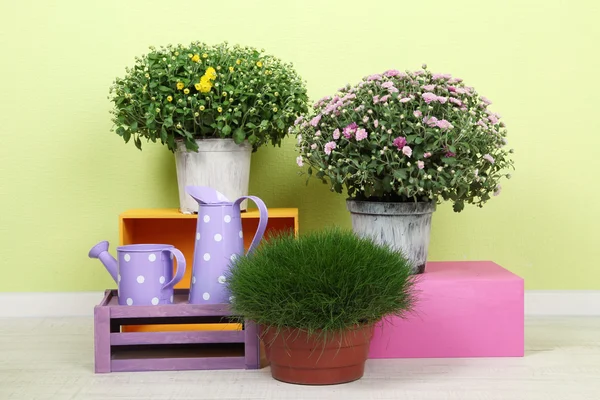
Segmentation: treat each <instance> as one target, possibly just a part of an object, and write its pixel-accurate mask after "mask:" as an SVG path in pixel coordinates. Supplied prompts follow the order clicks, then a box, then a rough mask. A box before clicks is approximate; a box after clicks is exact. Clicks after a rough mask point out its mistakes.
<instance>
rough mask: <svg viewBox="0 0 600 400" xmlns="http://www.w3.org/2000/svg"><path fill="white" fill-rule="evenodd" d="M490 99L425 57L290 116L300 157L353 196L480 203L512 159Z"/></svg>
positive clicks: (311, 171)
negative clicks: (432, 67)
mask: <svg viewBox="0 0 600 400" xmlns="http://www.w3.org/2000/svg"><path fill="white" fill-rule="evenodd" d="M490 104H491V102H490V101H489V100H488V99H486V98H485V97H482V96H480V95H479V94H478V93H477V92H476V91H475V89H473V88H472V87H469V86H466V85H465V84H464V83H463V81H462V79H459V78H453V77H452V76H450V75H449V74H432V73H431V72H430V71H428V70H427V66H426V65H423V69H422V70H418V71H416V72H408V71H407V72H400V71H396V70H389V71H386V72H384V73H383V74H376V75H370V76H368V77H365V78H363V80H362V81H361V82H360V83H358V84H357V85H355V86H350V85H347V86H346V87H344V88H342V89H340V90H339V92H338V93H337V94H336V95H334V96H327V97H325V98H323V99H321V100H319V101H318V102H317V103H316V104H314V110H313V111H312V113H309V114H307V115H305V116H303V117H300V118H298V119H297V120H296V121H295V124H294V126H293V127H291V128H290V131H291V132H292V133H293V134H295V135H296V136H297V138H298V145H297V148H298V151H299V153H300V155H299V156H298V157H297V159H296V162H297V163H298V165H299V166H300V167H303V166H304V165H305V164H308V171H307V172H308V175H309V177H310V176H316V177H317V178H319V179H321V180H322V181H323V182H324V183H328V184H330V186H331V190H332V191H335V192H338V193H342V191H343V190H344V188H345V189H346V190H347V192H348V195H349V197H350V198H353V199H359V200H370V201H391V202H411V201H417V202H433V201H436V202H439V201H441V199H443V200H451V201H452V202H453V206H454V210H455V211H457V212H459V211H461V210H463V208H464V205H465V203H468V204H475V205H477V206H479V207H482V206H483V204H484V203H485V202H486V201H488V200H489V199H490V196H491V195H498V194H499V193H500V190H501V185H500V181H501V179H502V178H507V179H509V178H510V174H508V173H507V170H508V169H509V168H511V167H513V161H512V160H511V159H510V153H513V150H512V149H511V150H508V149H507V148H506V143H507V142H506V128H505V124H504V122H502V121H500V116H499V115H498V114H496V113H494V112H492V111H490V110H489V106H490Z"/></svg>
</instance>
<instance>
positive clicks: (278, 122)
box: [277, 119, 285, 130]
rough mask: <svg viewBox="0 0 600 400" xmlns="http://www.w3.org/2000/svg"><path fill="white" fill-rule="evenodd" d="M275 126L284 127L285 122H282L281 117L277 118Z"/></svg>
mask: <svg viewBox="0 0 600 400" xmlns="http://www.w3.org/2000/svg"><path fill="white" fill-rule="evenodd" d="M277 127H278V128H279V129H281V130H283V129H285V124H284V123H283V121H282V120H281V119H278V120H277Z"/></svg>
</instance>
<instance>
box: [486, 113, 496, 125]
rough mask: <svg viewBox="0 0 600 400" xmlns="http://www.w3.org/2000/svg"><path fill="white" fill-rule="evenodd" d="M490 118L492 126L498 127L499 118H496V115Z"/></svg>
mask: <svg viewBox="0 0 600 400" xmlns="http://www.w3.org/2000/svg"><path fill="white" fill-rule="evenodd" d="M488 118H489V119H490V122H491V123H492V125H496V124H497V123H498V118H496V116H495V115H490V116H489V117H488Z"/></svg>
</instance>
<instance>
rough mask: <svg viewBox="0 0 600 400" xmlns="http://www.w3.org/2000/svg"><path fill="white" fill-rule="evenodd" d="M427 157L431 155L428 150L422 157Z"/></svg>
mask: <svg viewBox="0 0 600 400" xmlns="http://www.w3.org/2000/svg"><path fill="white" fill-rule="evenodd" d="M429 157H431V153H430V152H427V153H425V154H423V158H429Z"/></svg>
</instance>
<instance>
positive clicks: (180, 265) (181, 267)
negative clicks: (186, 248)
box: [162, 248, 185, 289]
mask: <svg viewBox="0 0 600 400" xmlns="http://www.w3.org/2000/svg"><path fill="white" fill-rule="evenodd" d="M164 252H165V253H171V254H173V255H174V256H175V258H176V259H177V272H176V273H175V276H174V277H173V279H171V282H167V283H165V284H164V286H163V287H162V288H163V289H167V288H169V289H170V288H172V287H173V286H175V285H176V284H178V283H179V281H180V280H181V279H183V275H184V274H185V257H184V255H183V253H182V252H181V251H179V250H178V249H176V248H170V249H166V250H165V251H164Z"/></svg>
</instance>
